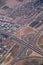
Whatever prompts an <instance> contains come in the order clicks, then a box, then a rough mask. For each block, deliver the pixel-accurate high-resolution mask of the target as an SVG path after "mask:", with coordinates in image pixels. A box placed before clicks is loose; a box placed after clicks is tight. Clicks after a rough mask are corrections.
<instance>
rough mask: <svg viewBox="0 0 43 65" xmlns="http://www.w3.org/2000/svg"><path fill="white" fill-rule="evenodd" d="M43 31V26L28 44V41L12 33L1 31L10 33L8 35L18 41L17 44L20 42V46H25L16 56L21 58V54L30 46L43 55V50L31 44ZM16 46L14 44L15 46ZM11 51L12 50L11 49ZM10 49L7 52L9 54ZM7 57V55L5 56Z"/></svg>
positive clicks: (0, 33)
mask: <svg viewBox="0 0 43 65" xmlns="http://www.w3.org/2000/svg"><path fill="white" fill-rule="evenodd" d="M42 31H43V28H42V29H41V30H39V31H38V32H37V33H36V34H35V35H34V37H33V39H32V40H31V41H30V42H29V43H28V44H27V43H26V42H24V41H23V40H21V39H19V38H17V37H15V36H13V35H11V34H8V33H6V32H4V31H3V32H2V31H0V35H2V34H4V35H8V36H7V37H8V38H10V39H13V40H14V41H16V42H17V44H19V45H20V46H24V48H23V49H22V50H21V51H20V53H19V54H18V56H16V59H17V58H19V57H20V56H21V54H22V53H23V51H25V50H26V49H28V48H30V49H32V50H33V51H35V52H37V53H39V54H40V55H42V56H43V51H42V50H40V49H39V48H38V47H33V46H31V45H32V43H33V42H34V39H36V38H37V35H38V36H39V34H40V33H41V32H42ZM13 47H14V46H13ZM10 51H11V50H10ZM10 51H9V52H8V53H7V55H8V54H9V53H10ZM3 58H4V59H5V57H3Z"/></svg>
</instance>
